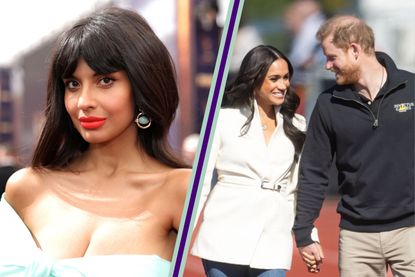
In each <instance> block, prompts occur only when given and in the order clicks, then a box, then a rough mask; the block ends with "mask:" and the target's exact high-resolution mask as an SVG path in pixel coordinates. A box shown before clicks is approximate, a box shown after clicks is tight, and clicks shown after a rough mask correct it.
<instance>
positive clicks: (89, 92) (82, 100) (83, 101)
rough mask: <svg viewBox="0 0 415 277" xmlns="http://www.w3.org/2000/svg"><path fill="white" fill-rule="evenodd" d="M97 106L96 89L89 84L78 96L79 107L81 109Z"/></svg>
mask: <svg viewBox="0 0 415 277" xmlns="http://www.w3.org/2000/svg"><path fill="white" fill-rule="evenodd" d="M94 107H96V99H95V97H94V91H93V89H91V88H90V87H88V86H85V87H83V88H82V89H81V93H80V94H79V98H78V108H79V109H81V110H87V109H91V108H94Z"/></svg>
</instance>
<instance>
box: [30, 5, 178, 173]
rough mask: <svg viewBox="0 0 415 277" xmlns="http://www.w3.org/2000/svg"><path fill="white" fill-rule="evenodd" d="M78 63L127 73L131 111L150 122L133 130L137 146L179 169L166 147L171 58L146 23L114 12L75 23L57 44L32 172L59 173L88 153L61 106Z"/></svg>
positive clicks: (174, 101) (173, 92) (172, 99)
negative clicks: (49, 170)
mask: <svg viewBox="0 0 415 277" xmlns="http://www.w3.org/2000/svg"><path fill="white" fill-rule="evenodd" d="M81 58H82V59H84V60H85V61H86V63H87V64H88V66H89V67H90V68H92V69H93V70H94V71H95V72H96V73H97V74H108V73H112V72H115V71H121V70H122V71H124V72H126V74H127V76H128V79H129V81H130V83H131V87H132V93H133V97H134V103H131V105H132V106H134V108H135V110H136V112H137V113H138V110H141V111H142V112H144V113H145V114H146V115H148V116H149V117H150V118H151V119H152V124H151V126H150V128H148V129H145V130H141V129H140V130H138V128H137V136H138V143H139V144H140V145H141V146H142V148H143V149H144V151H145V152H146V153H147V154H148V155H150V156H151V157H153V158H155V159H157V160H158V161H160V162H162V163H164V164H166V165H168V166H171V167H182V166H183V163H182V162H181V161H180V160H179V159H178V158H177V157H175V155H173V154H172V151H171V150H170V147H169V144H168V142H167V133H168V130H169V128H170V125H171V123H172V121H173V119H174V116H175V112H176V109H177V106H178V102H179V96H178V90H177V84H176V72H175V69H174V65H173V62H172V59H171V56H170V55H169V52H168V50H167V49H166V47H165V46H164V45H163V43H162V42H161V41H160V39H159V38H158V37H157V36H156V35H155V33H154V32H153V30H152V29H151V28H150V26H149V25H148V23H147V22H146V20H145V19H144V18H142V17H141V16H140V15H138V14H137V13H135V12H133V11H130V10H125V9H121V8H116V7H111V8H107V9H105V10H102V11H98V12H96V13H94V14H92V15H91V16H88V17H86V18H83V19H81V20H79V21H78V22H77V23H75V25H74V26H73V27H72V28H71V29H70V30H68V31H67V32H65V33H64V34H63V35H62V37H61V38H60V40H59V42H58V44H57V48H56V49H55V52H54V55H53V57H52V61H51V66H50V72H49V80H48V91H47V105H46V109H45V116H46V123H45V125H44V127H43V130H42V133H41V136H40V139H39V142H38V145H37V147H36V150H35V152H34V156H33V159H32V166H33V167H35V168H41V167H47V168H63V167H65V166H66V165H68V163H69V162H70V161H71V160H73V159H74V158H75V157H76V156H77V155H79V154H80V153H82V152H83V151H85V150H86V149H88V146H89V144H88V142H86V141H85V140H84V139H83V138H82V137H81V135H80V134H79V132H78V131H77V130H76V129H75V127H74V126H73V124H72V121H71V119H70V117H69V114H68V113H67V111H66V109H65V105H64V92H65V85H64V82H63V78H67V77H68V76H71V75H72V73H73V72H74V71H75V70H76V67H77V64H78V61H79V59H81Z"/></svg>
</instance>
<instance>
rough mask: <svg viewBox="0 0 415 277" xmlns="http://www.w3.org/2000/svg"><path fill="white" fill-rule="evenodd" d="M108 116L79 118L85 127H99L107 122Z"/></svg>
mask: <svg viewBox="0 0 415 277" xmlns="http://www.w3.org/2000/svg"><path fill="white" fill-rule="evenodd" d="M105 120H106V118H104V117H95V116H82V117H80V118H79V121H80V123H81V126H82V127H84V128H85V129H91V130H92V129H98V128H99V127H101V126H102V125H104V124H105Z"/></svg>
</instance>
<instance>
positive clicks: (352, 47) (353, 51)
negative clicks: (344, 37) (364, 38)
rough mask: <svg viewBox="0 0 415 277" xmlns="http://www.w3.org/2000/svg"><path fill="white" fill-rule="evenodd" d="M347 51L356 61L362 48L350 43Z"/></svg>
mask: <svg viewBox="0 0 415 277" xmlns="http://www.w3.org/2000/svg"><path fill="white" fill-rule="evenodd" d="M349 51H350V53H351V54H352V56H353V57H354V59H355V60H357V59H358V58H359V56H360V54H361V53H362V47H360V45H359V44H357V43H354V42H352V43H350V46H349Z"/></svg>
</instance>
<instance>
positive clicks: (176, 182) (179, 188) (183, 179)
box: [165, 168, 192, 195]
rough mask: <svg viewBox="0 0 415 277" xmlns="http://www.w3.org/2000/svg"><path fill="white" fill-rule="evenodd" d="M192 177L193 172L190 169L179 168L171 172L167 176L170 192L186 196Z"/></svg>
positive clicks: (166, 184)
mask: <svg viewBox="0 0 415 277" xmlns="http://www.w3.org/2000/svg"><path fill="white" fill-rule="evenodd" d="M191 175H192V170H191V169H188V168H177V169H172V170H169V172H168V173H167V175H166V183H165V186H167V187H169V190H173V191H175V192H176V193H179V194H183V195H186V192H187V188H188V185H189V182H190V177H191Z"/></svg>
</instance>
